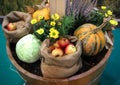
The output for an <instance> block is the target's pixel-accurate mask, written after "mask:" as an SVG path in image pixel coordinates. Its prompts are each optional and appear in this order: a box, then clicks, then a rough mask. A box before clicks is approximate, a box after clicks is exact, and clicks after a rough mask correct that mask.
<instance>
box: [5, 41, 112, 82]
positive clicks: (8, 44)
mask: <svg viewBox="0 0 120 85" xmlns="http://www.w3.org/2000/svg"><path fill="white" fill-rule="evenodd" d="M9 47H10V43H9V41H7V43H6V49H7V53H8V56H9V59H10V60H11V62H12V63H13V65H14V66H15V67H16V68H17V70H18V71H20V72H21V73H22V74H25V75H26V76H28V77H30V78H33V79H36V80H41V81H50V82H64V81H70V80H76V79H79V78H82V77H85V76H87V75H89V74H91V73H93V72H94V71H96V70H97V69H98V68H100V67H101V66H102V65H103V64H104V63H105V62H106V61H107V59H108V58H109V56H110V54H111V52H112V48H111V49H110V50H108V52H107V53H106V55H105V57H104V58H103V59H102V60H101V61H100V62H99V63H98V64H97V65H96V66H94V67H92V68H91V69H90V70H88V71H86V72H83V73H81V74H79V75H75V76H72V77H69V78H65V79H49V78H44V77H41V76H38V75H35V74H32V73H30V72H28V71H27V70H25V69H23V68H22V67H21V66H20V65H19V64H18V63H17V62H16V61H15V59H14V58H13V56H12V52H11V50H10V48H9Z"/></svg>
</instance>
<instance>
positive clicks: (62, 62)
mask: <svg viewBox="0 0 120 85" xmlns="http://www.w3.org/2000/svg"><path fill="white" fill-rule="evenodd" d="M47 41H49V39H46V40H44V41H43V43H42V46H41V49H40V54H41V56H42V55H43V56H42V59H43V60H44V62H45V63H47V64H49V65H56V66H63V67H71V66H73V65H74V64H75V63H76V62H77V61H78V60H81V54H82V47H81V42H80V41H77V42H76V45H75V46H76V47H77V51H76V52H75V53H73V54H69V55H65V56H62V57H53V56H52V54H49V53H48V48H47V47H48V46H49V42H47ZM46 42H47V43H46ZM45 43H46V44H45ZM77 45H78V46H77ZM43 46H44V47H43ZM46 49H47V50H46ZM79 51H80V52H79ZM78 55H79V56H78ZM81 62H82V60H81Z"/></svg>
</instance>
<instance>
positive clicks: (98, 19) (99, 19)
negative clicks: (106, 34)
mask: <svg viewBox="0 0 120 85" xmlns="http://www.w3.org/2000/svg"><path fill="white" fill-rule="evenodd" d="M103 18H104V15H103V14H102V13H101V12H100V11H99V10H94V12H92V13H91V14H90V17H89V19H88V21H89V22H90V23H93V24H95V25H96V26H99V25H101V24H102V23H103Z"/></svg>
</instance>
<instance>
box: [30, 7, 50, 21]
mask: <svg viewBox="0 0 120 85" xmlns="http://www.w3.org/2000/svg"><path fill="white" fill-rule="evenodd" d="M39 16H43V17H44V19H45V20H48V19H50V9H49V8H42V9H39V10H36V11H35V12H34V13H33V14H32V18H33V19H37V20H38V19H39ZM38 21H39V20H38Z"/></svg>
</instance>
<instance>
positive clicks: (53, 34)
mask: <svg viewBox="0 0 120 85" xmlns="http://www.w3.org/2000/svg"><path fill="white" fill-rule="evenodd" d="M49 37H50V38H54V39H56V38H58V37H59V31H58V30H56V29H53V30H52V31H50V33H49Z"/></svg>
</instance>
